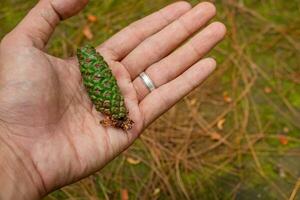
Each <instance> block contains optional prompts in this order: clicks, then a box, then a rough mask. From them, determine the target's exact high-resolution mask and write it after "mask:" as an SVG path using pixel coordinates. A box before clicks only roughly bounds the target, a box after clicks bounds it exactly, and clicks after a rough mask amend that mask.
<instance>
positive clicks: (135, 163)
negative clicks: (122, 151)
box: [126, 157, 141, 165]
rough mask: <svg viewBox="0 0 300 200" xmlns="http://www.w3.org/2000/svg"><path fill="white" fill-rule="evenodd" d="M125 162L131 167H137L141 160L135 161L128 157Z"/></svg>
mask: <svg viewBox="0 0 300 200" xmlns="http://www.w3.org/2000/svg"><path fill="white" fill-rule="evenodd" d="M126 161H127V162H128V163H129V164H132V165H137V164H139V163H140V162H141V160H139V159H135V158H132V157H128V158H127V159H126Z"/></svg>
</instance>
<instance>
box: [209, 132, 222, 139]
mask: <svg viewBox="0 0 300 200" xmlns="http://www.w3.org/2000/svg"><path fill="white" fill-rule="evenodd" d="M210 138H211V139H212V140H214V141H219V140H221V138H222V136H221V135H220V134H219V133H217V132H213V133H211V134H210Z"/></svg>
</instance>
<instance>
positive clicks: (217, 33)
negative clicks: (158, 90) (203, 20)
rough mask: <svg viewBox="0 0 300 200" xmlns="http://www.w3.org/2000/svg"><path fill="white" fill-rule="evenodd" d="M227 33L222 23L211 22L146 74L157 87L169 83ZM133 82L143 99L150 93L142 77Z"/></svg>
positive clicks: (148, 69) (139, 97)
mask: <svg viewBox="0 0 300 200" xmlns="http://www.w3.org/2000/svg"><path fill="white" fill-rule="evenodd" d="M225 34H226V28H225V26H224V25H223V24H222V23H220V22H215V23H212V24H210V25H209V26H207V27H206V28H205V29H203V30H202V31H201V32H200V33H198V34H197V35H196V36H194V37H193V38H192V39H191V40H190V41H189V42H187V43H186V44H185V45H183V46H182V47H180V48H179V49H177V50H176V51H175V52H173V53H172V54H170V55H169V56H167V57H166V58H164V59H163V60H161V61H160V62H158V63H155V64H153V65H152V66H150V67H148V68H147V70H146V74H147V75H148V76H149V77H150V78H151V80H152V81H153V83H154V84H155V86H156V87H160V86H161V85H163V84H165V83H168V82H169V81H171V80H173V79H174V78H176V77H177V76H179V75H180V74H182V73H183V72H184V71H185V70H187V69H188V68H189V67H190V66H192V65H193V64H194V63H196V62H197V61H198V60H200V59H201V58H202V56H203V55H205V54H206V53H208V52H209V51H210V50H211V49H212V48H213V47H214V46H215V45H216V44H217V43H218V42H220V41H221V40H222V39H223V37H224V36H225ZM133 84H134V87H135V89H136V91H137V94H138V99H139V100H142V99H143V98H144V97H145V96H146V95H147V94H148V93H149V90H148V89H147V88H146V86H145V84H144V83H143V82H142V80H141V78H140V77H137V78H136V79H135V80H134V81H133Z"/></svg>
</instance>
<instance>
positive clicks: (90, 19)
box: [87, 14, 98, 23]
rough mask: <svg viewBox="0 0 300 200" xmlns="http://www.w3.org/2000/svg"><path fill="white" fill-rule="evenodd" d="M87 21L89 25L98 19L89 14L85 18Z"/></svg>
mask: <svg viewBox="0 0 300 200" xmlns="http://www.w3.org/2000/svg"><path fill="white" fill-rule="evenodd" d="M87 19H88V21H89V22H91V23H95V22H96V21H97V20H98V19H97V16H95V15H92V14H89V15H88V16H87Z"/></svg>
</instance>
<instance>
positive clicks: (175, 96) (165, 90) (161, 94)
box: [140, 58, 216, 126]
mask: <svg viewBox="0 0 300 200" xmlns="http://www.w3.org/2000/svg"><path fill="white" fill-rule="evenodd" d="M215 67H216V62H215V60H214V59H212V58H206V59H203V60H201V61H199V62H198V63H196V64H195V65H193V66H192V67H191V68H190V69H188V70H187V71H186V72H184V73H183V74H182V75H181V76H179V77H177V78H176V79H174V80H173V81H171V82H169V83H167V84H165V85H163V86H161V87H159V88H158V89H156V90H154V91H153V92H152V93H150V94H149V95H148V96H147V97H146V98H145V99H144V100H143V101H142V102H141V103H140V109H141V111H142V113H144V117H145V125H146V126H147V125H149V124H150V123H151V122H152V121H153V120H154V119H156V118H157V117H158V116H160V115H161V114H162V113H164V112H166V111H167V110H168V109H169V108H171V107H172V106H173V105H174V104H175V103H176V102H177V101H179V100H180V99H181V98H183V97H184V96H185V95H187V94H188V93H189V92H191V91H192V90H193V89H194V88H195V87H197V86H198V85H199V84H200V83H201V82H202V81H203V80H204V79H205V78H206V77H207V76H208V75H209V74H211V72H212V71H213V70H214V69H215Z"/></svg>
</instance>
